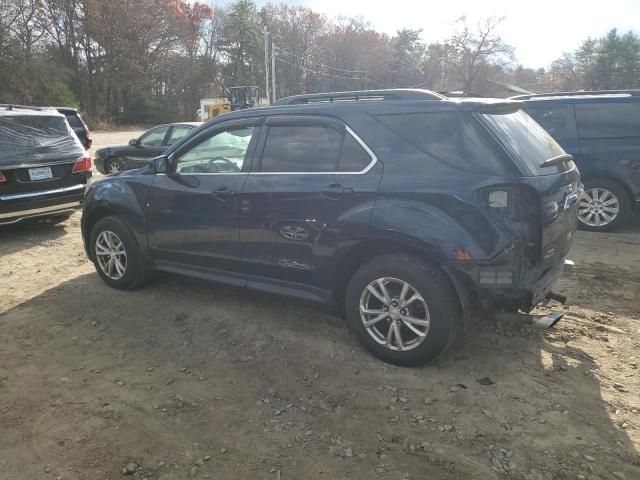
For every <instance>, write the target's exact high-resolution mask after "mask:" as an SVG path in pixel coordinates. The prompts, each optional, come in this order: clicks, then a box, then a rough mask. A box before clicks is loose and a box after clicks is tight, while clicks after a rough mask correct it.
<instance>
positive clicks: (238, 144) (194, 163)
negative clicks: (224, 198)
mask: <svg viewBox="0 0 640 480" xmlns="http://www.w3.org/2000/svg"><path fill="white" fill-rule="evenodd" d="M253 130H254V127H245V128H235V129H232V130H225V131H223V132H218V133H216V134H215V135H213V136H211V137H209V138H206V139H204V140H203V141H202V142H200V143H198V144H197V145H195V146H194V147H192V148H191V149H189V150H188V151H187V152H185V153H183V154H181V155H180V157H179V158H178V164H177V167H176V172H177V173H183V174H184V173H234V172H240V171H241V170H242V167H243V165H244V162H245V160H246V158H247V151H248V149H249V143H250V142H251V138H252V136H253Z"/></svg>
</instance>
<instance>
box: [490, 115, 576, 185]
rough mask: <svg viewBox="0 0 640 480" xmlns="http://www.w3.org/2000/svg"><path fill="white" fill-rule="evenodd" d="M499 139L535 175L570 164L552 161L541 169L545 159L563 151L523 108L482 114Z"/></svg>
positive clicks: (550, 172) (551, 171) (567, 166)
mask: <svg viewBox="0 0 640 480" xmlns="http://www.w3.org/2000/svg"><path fill="white" fill-rule="evenodd" d="M482 117H484V118H485V119H486V120H487V121H488V122H489V124H491V125H492V126H493V127H494V128H495V129H496V130H497V133H498V135H499V136H500V138H501V139H502V140H503V141H504V142H505V143H506V144H507V145H508V146H509V147H510V148H511V150H512V151H513V153H515V154H516V155H517V156H518V158H519V159H520V160H521V161H522V163H524V165H525V166H526V167H527V169H528V170H529V171H530V172H531V173H532V174H534V175H548V174H552V173H558V172H560V171H566V170H567V169H568V168H570V167H571V166H572V165H569V164H568V163H567V164H564V165H563V164H554V165H553V166H548V167H544V168H542V167H541V165H542V163H543V162H544V161H545V160H548V159H550V158H552V157H557V156H558V155H562V154H564V153H565V152H564V150H562V147H561V146H560V145H558V143H557V142H556V141H555V140H554V139H553V137H551V135H549V134H548V133H547V132H546V130H545V129H544V128H542V127H541V126H540V125H538V123H537V122H536V121H535V120H533V119H532V118H531V117H530V116H529V115H527V114H526V113H524V112H522V111H518V112H515V113H509V114H503V115H489V114H483V115H482Z"/></svg>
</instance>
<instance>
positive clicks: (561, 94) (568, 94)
mask: <svg viewBox="0 0 640 480" xmlns="http://www.w3.org/2000/svg"><path fill="white" fill-rule="evenodd" d="M620 94H626V95H629V96H631V97H639V96H640V90H634V89H630V90H583V91H578V92H551V93H534V94H531V95H516V96H515V97H509V98H510V99H512V100H528V99H530V98H540V97H578V96H585V95H620Z"/></svg>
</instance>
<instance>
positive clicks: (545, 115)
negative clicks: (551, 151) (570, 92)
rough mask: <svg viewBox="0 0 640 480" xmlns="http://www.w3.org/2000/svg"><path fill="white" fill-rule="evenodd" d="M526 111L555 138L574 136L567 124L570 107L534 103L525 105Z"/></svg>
mask: <svg viewBox="0 0 640 480" xmlns="http://www.w3.org/2000/svg"><path fill="white" fill-rule="evenodd" d="M525 110H526V112H527V113H528V114H529V115H531V117H532V118H533V119H534V120H535V121H536V122H538V123H539V124H540V125H541V126H542V128H544V129H545V130H546V131H547V132H548V133H549V134H550V135H551V136H552V137H553V138H555V139H556V140H567V139H571V138H573V137H575V133H574V134H572V132H571V127H570V125H569V120H570V118H569V116H568V115H569V114H570V112H571V107H569V106H568V105H549V106H542V105H536V106H535V107H530V106H527V107H526V108H525Z"/></svg>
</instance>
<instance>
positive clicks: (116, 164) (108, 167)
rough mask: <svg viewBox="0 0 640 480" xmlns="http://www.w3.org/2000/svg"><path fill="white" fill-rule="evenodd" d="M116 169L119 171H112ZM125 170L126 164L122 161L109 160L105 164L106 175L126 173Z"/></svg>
mask: <svg viewBox="0 0 640 480" xmlns="http://www.w3.org/2000/svg"><path fill="white" fill-rule="evenodd" d="M114 167H115V168H117V171H111V170H112V169H113V168H114ZM124 169H125V168H124V163H123V162H122V160H118V159H117V158H109V159H107V160H106V161H105V162H104V173H105V175H110V174H112V173H116V172H122V171H124Z"/></svg>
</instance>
